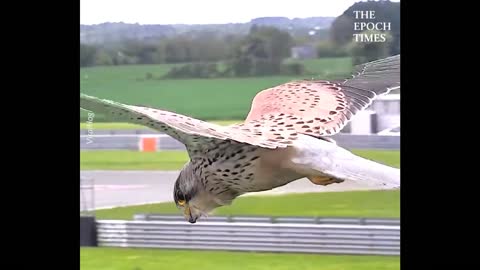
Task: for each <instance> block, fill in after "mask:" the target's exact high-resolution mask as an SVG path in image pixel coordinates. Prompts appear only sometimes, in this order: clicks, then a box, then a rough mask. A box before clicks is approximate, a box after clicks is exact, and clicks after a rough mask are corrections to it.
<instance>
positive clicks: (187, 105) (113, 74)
mask: <svg viewBox="0 0 480 270" xmlns="http://www.w3.org/2000/svg"><path fill="white" fill-rule="evenodd" d="M305 65H306V67H307V69H309V70H311V71H312V72H314V73H315V74H319V76H314V77H315V78H318V79H333V78H343V77H345V76H347V74H349V73H350V71H351V70H352V64H351V59H350V58H348V57H347V58H333V59H328V58H327V59H315V60H309V61H306V62H305ZM170 67H171V65H144V66H113V67H91V68H82V69H80V91H81V92H82V93H85V94H89V95H93V96H97V97H100V98H106V99H111V100H115V101H118V102H123V103H128V104H132V105H145V106H152V107H156V108H159V109H165V110H170V111H174V112H177V113H181V114H186V115H189V116H192V117H196V118H199V119H203V120H224V119H245V117H246V115H247V113H248V111H249V109H250V104H251V101H252V99H253V97H254V96H255V94H256V93H258V92H259V91H261V90H263V89H265V88H268V87H272V86H275V85H278V84H281V83H285V82H287V81H290V80H293V79H304V77H305V76H302V77H291V76H272V77H254V78H225V79H186V80H185V79H182V80H145V79H144V78H145V74H146V73H147V72H150V73H152V74H153V75H154V76H160V75H162V74H165V72H167V71H168V69H169V68H170ZM308 77H312V76H310V75H309V76H308ZM81 116H82V117H83V119H84V120H85V119H86V117H85V116H86V113H85V112H83V111H82V110H81ZM105 120H106V119H104V118H103V116H102V115H96V116H95V117H94V119H93V122H102V121H105ZM107 122H108V121H107Z"/></svg>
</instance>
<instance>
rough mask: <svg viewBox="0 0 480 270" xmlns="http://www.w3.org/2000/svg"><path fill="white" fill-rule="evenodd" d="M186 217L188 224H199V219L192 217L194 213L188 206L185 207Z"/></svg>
mask: <svg viewBox="0 0 480 270" xmlns="http://www.w3.org/2000/svg"><path fill="white" fill-rule="evenodd" d="M184 215H185V219H187V220H188V222H190V223H192V224H193V223H195V222H197V217H194V216H193V215H192V211H191V210H190V206H189V205H188V204H186V205H185V211H184Z"/></svg>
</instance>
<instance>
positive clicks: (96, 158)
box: [80, 150, 400, 170]
mask: <svg viewBox="0 0 480 270" xmlns="http://www.w3.org/2000/svg"><path fill="white" fill-rule="evenodd" d="M352 152H354V153H356V154H358V155H360V156H363V157H365V158H368V159H372V160H375V161H378V162H382V163H384V164H387V165H390V166H395V167H400V152H399V151H383V150H382V151H380V150H353V151H352ZM187 161H188V155H187V153H186V152H185V151H162V152H153V153H152V152H138V151H128V150H112V151H100V150H99V151H80V169H81V170H178V169H181V168H182V167H183V165H184V164H185V163H186V162H187Z"/></svg>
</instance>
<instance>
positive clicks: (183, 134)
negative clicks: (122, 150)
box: [80, 94, 288, 156]
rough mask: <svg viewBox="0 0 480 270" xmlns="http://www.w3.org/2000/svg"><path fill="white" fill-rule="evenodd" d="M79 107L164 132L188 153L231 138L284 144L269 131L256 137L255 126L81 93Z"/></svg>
mask: <svg viewBox="0 0 480 270" xmlns="http://www.w3.org/2000/svg"><path fill="white" fill-rule="evenodd" d="M80 107H81V108H82V109H85V110H88V111H92V112H94V113H101V114H104V115H105V116H107V117H109V118H110V119H112V120H117V121H122V122H128V123H134V124H140V125H143V126H147V127H150V128H152V129H154V130H158V131H161V132H163V133H166V134H168V135H170V136H171V137H173V138H174V139H176V140H178V141H180V142H182V143H183V144H185V146H186V148H187V149H188V151H189V154H190V156H192V154H193V155H195V154H196V153H201V152H203V151H204V150H206V149H209V147H212V146H215V145H219V144H222V143H228V142H231V141H234V142H238V143H247V144H250V145H254V146H259V147H263V148H270V149H275V148H279V147H280V148H282V147H286V146H287V145H288V143H285V142H282V141H280V140H273V137H274V135H272V134H270V135H266V136H260V135H259V134H261V132H260V131H259V130H257V129H248V128H242V127H223V126H219V125H215V124H211V123H208V122H204V121H201V120H198V119H194V118H191V117H188V116H185V115H181V114H177V113H173V112H168V111H164V110H159V109H153V108H147V107H139V106H131V105H126V104H122V103H119V102H114V101H110V100H105V99H99V98H96V97H93V96H88V95H85V94H80ZM259 132H260V133H259Z"/></svg>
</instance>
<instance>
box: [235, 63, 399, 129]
mask: <svg viewBox="0 0 480 270" xmlns="http://www.w3.org/2000/svg"><path fill="white" fill-rule="evenodd" d="M399 87H400V55H396V56H392V57H388V58H385V59H381V60H377V61H373V62H369V63H366V64H363V65H360V66H357V67H356V72H355V74H354V75H353V76H352V78H350V79H347V80H344V81H341V82H330V81H321V80H301V81H293V82H289V83H285V84H282V85H279V86H276V87H273V88H269V89H266V90H263V91H262V92H260V93H258V94H257V95H256V96H255V98H254V100H253V102H252V106H251V110H250V112H249V114H248V116H247V119H246V121H245V123H244V124H243V126H246V127H249V126H257V125H259V126H268V127H270V129H269V131H270V132H274V133H276V134H279V135H278V136H281V137H285V136H291V135H292V134H294V135H295V134H297V133H303V134H308V135H312V136H315V137H319V136H329V135H334V134H336V133H338V132H339V131H340V130H341V129H342V128H343V127H344V126H345V125H346V124H347V123H348V121H349V120H350V119H352V117H353V116H354V115H355V114H356V113H357V112H359V111H361V110H363V109H365V108H367V107H368V106H369V105H370V104H371V102H372V100H373V99H375V97H376V96H377V95H379V94H385V93H387V92H389V91H390V90H392V89H396V88H399Z"/></svg>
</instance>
